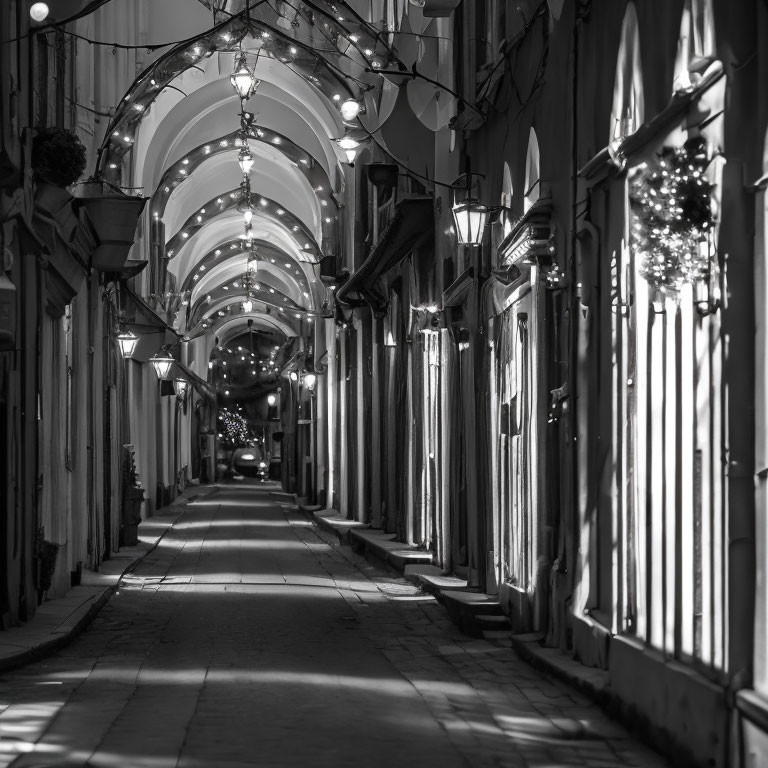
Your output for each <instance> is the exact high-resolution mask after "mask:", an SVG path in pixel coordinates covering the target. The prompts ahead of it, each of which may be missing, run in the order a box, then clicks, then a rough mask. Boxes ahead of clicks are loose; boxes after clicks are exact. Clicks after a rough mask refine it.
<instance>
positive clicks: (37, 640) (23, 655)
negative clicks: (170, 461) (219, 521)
mask: <svg viewBox="0 0 768 768" xmlns="http://www.w3.org/2000/svg"><path fill="white" fill-rule="evenodd" d="M216 490H218V489H217V488H216V487H215V486H204V487H202V488H201V487H200V486H199V485H189V486H187V488H185V489H184V491H182V492H181V494H180V495H179V496H178V497H177V498H176V499H175V500H174V501H173V502H171V503H170V504H169V505H168V506H166V507H163V508H161V509H159V510H157V511H156V512H155V514H154V515H153V516H152V517H150V518H148V519H147V520H143V521H142V522H141V525H140V526H139V543H138V544H137V545H136V546H132V547H121V548H120V550H119V551H118V552H113V553H112V555H111V556H110V558H109V560H105V561H104V562H103V563H102V564H101V566H100V567H99V570H98V571H92V570H89V569H84V570H83V576H82V581H81V583H80V585H79V586H77V587H72V589H70V590H69V591H68V592H67V593H66V594H65V595H63V596H62V597H54V598H51V599H49V600H45V601H44V602H43V604H42V605H40V606H38V608H37V611H36V612H35V615H34V616H33V617H32V619H31V620H30V621H28V622H26V623H24V624H22V625H21V626H18V627H10V628H9V629H7V630H5V631H4V632H0V672H4V671H7V670H10V669H16V668H17V667H21V666H24V665H25V664H29V663H31V662H33V661H38V660H39V659H42V658H45V657H46V656H48V655H50V654H52V653H54V652H55V651H57V650H59V649H60V648H63V647H64V646H65V645H66V644H67V643H69V642H71V641H72V639H73V638H74V637H76V636H77V635H78V634H80V632H82V631H83V630H84V629H85V628H86V627H87V626H88V625H89V624H90V623H91V622H92V621H93V619H94V618H95V617H96V616H97V615H98V613H99V611H100V610H101V609H102V608H103V607H104V605H106V603H107V602H108V601H109V599H110V597H112V595H113V594H114V593H115V591H116V590H117V588H118V585H119V583H120V579H121V578H122V577H123V576H124V575H125V574H126V573H128V572H129V571H130V570H131V569H132V568H134V567H135V566H136V565H137V564H138V563H140V562H141V560H142V559H143V558H144V557H146V555H147V554H149V553H150V552H151V551H152V550H153V549H154V548H155V547H156V546H157V543H158V542H159V541H160V539H161V538H162V537H163V536H164V535H165V533H166V532H167V531H168V529H170V528H171V527H172V526H173V524H174V522H175V521H176V520H177V519H178V517H179V516H180V515H181V514H182V513H183V512H184V509H185V508H186V505H187V504H188V503H189V502H191V501H194V500H195V499H197V498H201V497H203V496H208V495H210V494H211V493H214V492H215V491H216Z"/></svg>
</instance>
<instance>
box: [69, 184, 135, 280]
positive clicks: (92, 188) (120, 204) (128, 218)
mask: <svg viewBox="0 0 768 768" xmlns="http://www.w3.org/2000/svg"><path fill="white" fill-rule="evenodd" d="M83 186H84V189H83V193H84V196H83V197H81V198H80V204H81V205H82V207H83V208H85V210H86V211H87V212H88V217H89V218H90V220H91V223H92V224H93V228H94V230H95V232H96V239H97V241H98V245H97V246H96V249H95V250H94V252H93V255H92V257H91V266H93V268H94V269H97V270H99V271H100V272H118V271H120V270H122V269H123V267H124V266H125V263H126V261H127V259H128V253H129V251H130V250H131V246H132V245H133V241H134V239H135V234H136V225H137V223H138V221H139V217H140V216H141V213H142V211H143V210H144V206H145V205H146V203H147V199H148V198H146V197H130V196H129V195H124V194H122V193H121V192H115V191H113V190H112V189H111V188H109V187H106V185H104V184H102V183H101V182H92V183H88V184H85V185H83Z"/></svg>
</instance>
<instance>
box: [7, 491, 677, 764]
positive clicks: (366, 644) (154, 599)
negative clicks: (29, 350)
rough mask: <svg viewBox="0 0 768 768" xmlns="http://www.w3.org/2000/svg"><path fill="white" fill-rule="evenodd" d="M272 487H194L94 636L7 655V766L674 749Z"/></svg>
mask: <svg viewBox="0 0 768 768" xmlns="http://www.w3.org/2000/svg"><path fill="white" fill-rule="evenodd" d="M276 491H277V486H276V485H271V484H270V485H269V486H260V487H259V486H254V485H240V486H225V487H222V488H220V489H219V490H218V491H217V492H214V493H213V494H211V495H210V496H208V497H201V498H200V499H199V500H197V501H196V502H192V503H190V504H189V505H188V506H187V508H186V511H184V512H183V514H182V515H181V516H180V517H179V519H178V520H177V522H176V524H175V525H174V527H173V528H172V529H171V530H170V531H169V532H168V533H167V534H166V536H165V537H164V538H163V539H162V540H161V542H160V544H159V546H158V547H157V548H156V549H155V550H154V551H153V552H151V553H150V554H149V556H147V557H146V558H145V559H144V560H143V562H141V563H140V564H139V565H138V566H137V567H136V569H135V570H134V572H133V573H132V574H130V575H129V576H127V577H126V578H125V579H124V582H123V585H122V586H121V588H120V590H119V593H118V594H117V595H116V596H115V597H114V598H113V599H112V601H111V602H110V603H109V604H108V606H107V607H106V608H105V609H104V610H103V611H102V612H101V614H100V615H99V617H98V618H97V619H96V620H95V621H94V623H93V624H92V625H91V627H90V628H89V629H88V630H87V631H86V632H85V633H84V634H83V635H82V636H81V637H80V638H78V639H77V640H76V641H75V642H74V643H72V644H71V645H70V646H68V647H67V648H65V649H64V650H63V651H62V652H61V653H60V654H58V655H57V656H55V657H53V658H50V659H48V660H46V661H44V662H40V663H37V664H34V665H31V666H29V667H26V668H23V669H20V670H17V671H15V672H12V673H7V674H5V675H4V676H3V677H2V679H0V708H1V709H2V714H0V736H1V737H2V740H1V741H0V746H1V749H2V752H1V756H0V765H3V766H7V765H12V766H14V768H21V767H22V766H24V767H25V768H31V766H84V765H88V766H94V767H96V766H99V767H101V766H131V767H133V768H136V767H138V766H147V767H148V768H149V767H151V768H165V767H166V766H169V767H170V766H184V767H185V768H193V767H194V768H198V767H200V768H202V767H203V766H210V767H211V768H214V767H215V768H234V766H265V767H269V768H272V767H273V766H275V767H277V766H301V767H302V768H303V767H304V766H334V767H336V766H365V767H369V766H370V767H371V768H373V767H375V766H393V765H418V766H425V767H428V766H436V767H438V766H439V767H440V768H453V767H454V766H456V767H458V766H467V767H469V766H471V768H481V767H483V766H536V767H538V768H545V767H546V768H554V767H555V766H606V767H607V766H618V765H622V766H625V765H626V766H644V767H648V768H650V767H651V766H662V765H664V763H663V761H661V760H660V759H659V758H658V757H656V756H655V753H653V752H651V751H650V750H649V749H647V748H645V747H643V746H642V745H639V744H638V743H637V742H636V741H634V740H633V739H631V738H630V737H629V736H628V735H627V733H626V732H625V731H624V730H623V729H622V728H620V727H619V726H617V725H615V724H614V723H612V722H611V721H610V720H608V719H607V718H606V717H605V716H604V715H603V714H602V713H601V712H600V711H599V710H597V709H596V708H595V707H593V706H592V705H591V704H589V703H588V702H587V700H586V699H584V698H583V697H582V696H581V695H579V694H578V693H576V692H574V691H572V690H569V689H567V688H566V687H564V686H563V685H561V684H559V683H557V682H552V681H551V680H549V679H547V678H545V677H543V676H542V675H541V674H539V673H538V672H536V671H535V670H533V669H532V668H530V667H529V666H527V665H526V664H525V663H523V662H521V661H519V660H518V659H517V658H516V657H515V655H514V654H513V653H512V651H511V650H508V649H505V648H501V647H497V646H494V645H493V644H491V643H489V642H486V641H482V640H474V639H471V638H468V637H466V636H463V635H462V634H460V633H459V632H458V631H457V630H456V629H455V628H454V627H453V625H452V624H451V623H450V622H449V621H448V619H447V617H446V615H445V613H444V610H443V609H442V607H441V606H440V605H439V604H437V603H436V602H435V601H434V600H433V599H432V598H429V597H426V596H424V595H421V594H420V593H419V592H418V591H417V589H416V588H415V587H412V586H411V585H410V584H408V583H407V582H405V581H404V580H402V579H401V578H399V577H395V576H392V575H390V574H387V573H386V572H385V571H384V570H382V569H381V568H377V567H374V566H372V565H371V564H369V563H367V562H366V561H364V560H362V559H361V558H359V557H357V556H356V555H354V554H353V553H352V552H351V551H350V550H349V549H348V548H344V547H341V546H339V545H338V544H337V543H336V542H335V541H333V540H332V539H331V538H330V537H329V536H327V535H326V534H324V533H322V532H319V531H318V530H317V529H316V528H315V527H314V526H313V525H312V524H311V523H310V522H309V521H308V520H307V519H306V518H305V517H304V516H303V515H302V514H301V513H299V512H298V511H296V510H295V508H294V507H291V506H289V505H288V504H287V503H285V502H281V499H282V498H285V496H284V495H282V494H279V493H277V492H276Z"/></svg>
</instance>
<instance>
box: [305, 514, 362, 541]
mask: <svg viewBox="0 0 768 768" xmlns="http://www.w3.org/2000/svg"><path fill="white" fill-rule="evenodd" d="M310 516H311V517H312V519H313V520H314V521H315V523H316V525H317V527H318V528H322V529H323V530H324V531H328V533H334V534H336V535H337V536H338V537H339V541H340V542H341V543H342V544H349V543H350V540H349V532H350V531H351V530H353V529H365V528H370V527H371V526H370V525H369V524H368V523H361V522H359V521H357V520H348V519H347V518H346V517H342V516H341V515H340V514H339V513H338V511H337V510H335V509H321V510H317V511H312V512H311V515H310Z"/></svg>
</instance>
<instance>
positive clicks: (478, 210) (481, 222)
mask: <svg viewBox="0 0 768 768" xmlns="http://www.w3.org/2000/svg"><path fill="white" fill-rule="evenodd" d="M488 213H489V211H488V207H487V206H485V205H483V204H482V203H479V202H478V201H477V200H475V199H474V198H469V199H467V200H464V201H463V202H461V203H456V205H454V206H453V220H454V222H455V224H456V234H457V236H458V238H459V244H460V245H480V244H481V243H482V242H483V234H484V233H485V225H486V223H487V222H488Z"/></svg>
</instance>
